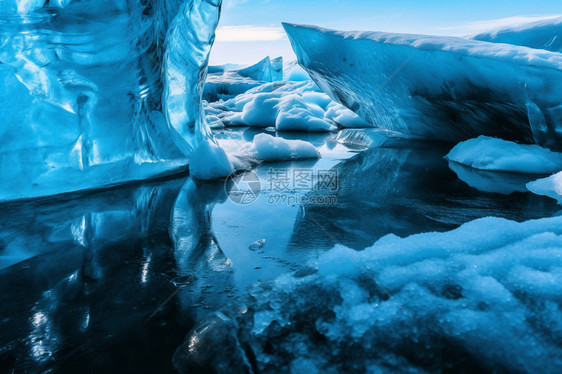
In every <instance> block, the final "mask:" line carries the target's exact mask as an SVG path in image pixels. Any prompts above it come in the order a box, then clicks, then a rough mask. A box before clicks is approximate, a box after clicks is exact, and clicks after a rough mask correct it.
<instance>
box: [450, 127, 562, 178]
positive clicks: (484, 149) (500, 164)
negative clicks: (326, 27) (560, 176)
mask: <svg viewBox="0 0 562 374" xmlns="http://www.w3.org/2000/svg"><path fill="white" fill-rule="evenodd" d="M446 158H447V159H448V160H450V161H454V162H457V163H459V164H463V165H466V166H470V167H472V168H475V169H480V170H492V171H509V172H516V173H531V174H552V173H556V172H558V171H560V170H562V153H557V152H552V151H550V150H548V149H545V148H542V147H540V146H538V145H534V144H532V145H528V144H517V143H514V142H510V141H507V140H502V139H497V138H490V137H487V136H480V137H478V138H475V139H470V140H467V141H464V142H462V143H459V144H457V145H456V146H455V147H454V148H453V149H452V150H451V152H449V154H448V155H447V156H446Z"/></svg>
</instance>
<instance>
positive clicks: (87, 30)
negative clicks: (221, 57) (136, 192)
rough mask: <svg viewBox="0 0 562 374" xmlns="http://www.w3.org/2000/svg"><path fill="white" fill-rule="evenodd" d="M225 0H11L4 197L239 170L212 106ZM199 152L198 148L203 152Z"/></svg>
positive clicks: (2, 114) (2, 112) (6, 14)
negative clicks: (211, 69)
mask: <svg viewBox="0 0 562 374" xmlns="http://www.w3.org/2000/svg"><path fill="white" fill-rule="evenodd" d="M220 6H221V1H220V0H150V1H144V2H140V1H138V2H136V1H126V0H117V1H97V0H96V1H94V0H86V1H56V2H54V1H23V0H9V1H3V2H2V3H1V4H0V23H1V24H2V28H1V31H0V77H2V80H3V85H2V86H1V87H0V98H1V101H2V103H3V105H2V108H1V109H0V121H1V125H0V138H1V141H0V170H1V172H0V174H1V175H0V176H1V177H2V178H1V181H0V200H14V199H26V198H33V197H40V196H48V195H54V194H59V193H65V192H70V191H77V190H83V189H91V188H100V187H107V186H112V185H116V184H120V183H123V182H128V181H132V180H144V179H147V178H154V177H159V176H164V175H168V174H172V173H177V172H181V171H184V170H186V168H187V164H188V159H189V158H190V157H191V156H192V155H193V154H195V152H197V153H198V154H199V156H200V157H206V158H207V159H208V161H207V165H211V167H204V168H197V167H193V168H192V170H191V173H192V174H193V175H195V176H198V177H202V178H207V177H214V176H216V175H218V174H222V175H226V174H228V172H230V171H231V170H232V165H231V164H230V162H229V160H228V158H227V157H226V155H225V154H224V152H222V151H221V150H220V148H218V146H217V144H216V142H215V141H214V139H213V137H212V134H211V132H210V129H209V127H208V125H207V123H206V119H205V117H204V115H203V114H202V112H201V94H202V89H203V84H204V81H205V75H206V67H207V63H208V57H209V52H210V48H211V46H212V44H213V41H214V32H215V28H216V26H217V23H218V20H219V16H220ZM194 151H195V152H194Z"/></svg>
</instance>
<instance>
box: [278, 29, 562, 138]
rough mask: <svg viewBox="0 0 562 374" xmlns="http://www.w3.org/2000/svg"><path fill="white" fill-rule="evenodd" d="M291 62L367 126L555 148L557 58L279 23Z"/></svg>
mask: <svg viewBox="0 0 562 374" xmlns="http://www.w3.org/2000/svg"><path fill="white" fill-rule="evenodd" d="M284 27H285V30H286V31H287V34H288V35H289V39H290V41H291V43H292V46H293V49H294V51H295V53H296V55H297V56H298V59H299V63H300V65H301V66H302V67H304V68H305V70H306V71H307V72H308V73H309V75H310V77H311V78H312V79H313V80H314V81H315V82H316V83H317V84H318V86H319V87H320V88H321V89H322V90H323V91H324V92H326V93H327V94H328V95H330V97H331V98H332V99H334V100H335V101H337V102H339V103H341V104H343V105H345V106H346V107H347V108H349V109H351V110H352V111H354V112H355V113H357V114H358V115H359V116H360V117H361V118H363V119H364V120H366V121H367V122H368V123H372V124H374V125H377V126H379V127H381V128H385V129H388V130H393V131H397V132H401V133H405V134H408V135H412V136H416V137H421V138H429V139H438V140H445V141H450V142H456V141H462V140H466V139H469V138H472V137H476V136H479V135H488V136H497V137H500V138H503V139H507V140H519V141H522V142H526V143H538V144H540V145H542V146H545V147H548V148H552V149H555V148H562V135H561V134H562V131H560V127H561V126H562V106H561V105H560V102H561V100H562V96H561V95H562V54H560V53H555V52H550V51H546V50H539V49H531V48H527V47H521V46H514V45H508V44H501V43H488V42H483V41H476V40H470V39H463V38H455V37H441V36H424V35H407V34H390V33H382V32H338V31H333V30H327V29H323V28H319V27H315V26H298V25H291V24H284Z"/></svg>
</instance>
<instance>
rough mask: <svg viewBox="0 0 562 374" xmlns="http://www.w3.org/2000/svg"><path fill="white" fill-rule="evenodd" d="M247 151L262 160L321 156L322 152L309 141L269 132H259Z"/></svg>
mask: <svg viewBox="0 0 562 374" xmlns="http://www.w3.org/2000/svg"><path fill="white" fill-rule="evenodd" d="M246 151H247V152H248V153H250V154H252V155H253V156H255V157H256V158H257V159H258V160H260V161H287V160H297V159H307V158H319V157H320V154H319V153H318V151H317V150H316V148H314V146H313V145H312V144H310V143H309V142H305V141H303V140H286V139H283V138H275V137H273V136H271V135H268V134H258V135H256V136H255V137H254V141H253V143H252V144H251V145H249V147H247V148H246Z"/></svg>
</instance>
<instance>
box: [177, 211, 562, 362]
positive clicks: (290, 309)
mask: <svg viewBox="0 0 562 374" xmlns="http://www.w3.org/2000/svg"><path fill="white" fill-rule="evenodd" d="M561 269H562V218H561V217H554V218H545V219H539V220H535V221H526V222H522V223H518V222H513V221H508V220H505V219H500V218H483V219H479V220H476V221H472V222H469V223H467V224H465V225H463V226H461V227H460V228H458V229H456V230H453V231H449V232H445V233H424V234H419V235H413V236H410V237H407V238H399V237H397V236H394V235H388V236H386V237H384V238H382V239H380V240H379V241H378V242H377V243H375V244H374V245H373V246H372V247H370V248H367V249H365V250H364V251H362V252H355V251H353V250H351V249H348V248H345V247H342V246H336V247H335V248H334V249H332V250H331V251H329V252H328V253H326V254H324V255H321V256H320V258H319V259H318V260H317V261H313V262H311V263H310V265H309V267H308V268H303V269H301V270H299V271H297V272H295V273H293V274H287V275H283V276H280V277H279V278H277V279H276V280H274V281H273V282H265V283H260V284H257V285H255V286H254V287H253V288H251V289H250V291H249V295H248V298H247V300H246V301H245V302H244V304H243V305H242V306H241V307H240V308H232V307H230V308H229V310H228V311H224V313H225V318H227V319H228V320H229V321H230V323H232V324H233V325H235V326H238V328H237V330H238V335H237V337H236V338H234V337H233V336H230V337H229V339H230V340H229V341H225V340H222V339H221V338H220V337H218V338H217V339H215V340H213V341H212V344H220V345H222V343H224V344H225V347H226V346H228V347H233V345H232V344H234V345H236V346H238V345H239V346H245V347H247V348H246V354H242V357H240V359H247V358H248V357H252V359H253V360H255V365H256V367H257V368H258V370H259V372H276V371H278V370H279V368H282V367H287V368H289V370H290V371H292V372H302V371H303V370H306V371H310V372H329V371H330V370H332V371H334V372H345V371H349V370H351V368H353V371H357V372H381V371H382V372H387V371H388V372H392V371H400V372H433V371H440V370H442V369H443V368H448V369H449V370H451V371H453V372H455V371H471V372H486V371H491V370H495V371H505V372H537V371H540V372H546V373H558V372H560V370H562V348H561V346H560V344H559V342H560V339H562V319H561V314H560V302H561V299H560V295H562V288H561V287H562V286H561V285H562V270H561ZM237 311H240V312H239V313H237ZM227 316H228V317H227ZM205 327H206V328H205ZM214 330H215V329H214V328H213V326H212V324H209V321H208V320H207V321H202V322H201V324H200V325H199V327H197V328H196V329H194V330H193V331H192V335H190V336H189V337H188V339H189V341H191V342H192V344H193V345H192V347H191V348H192V349H191V350H190V351H191V352H192V353H193V352H198V351H199V350H200V349H202V348H203V347H200V346H199V345H208V344H210V343H211V341H209V340H207V339H203V335H201V339H199V332H201V333H202V332H203V331H204V332H205V335H206V336H208V335H209V334H216V333H218V332H219V330H218V329H217V330H216V331H215V332H213V331H214ZM215 337H217V336H216V335H215ZM225 349H226V348H225ZM248 350H250V351H251V353H250V354H249V355H248V352H249V351H248ZM178 355H180V356H181V357H184V358H186V356H184V355H182V354H181V353H178ZM187 358H188V359H197V358H199V359H202V360H204V359H205V357H203V356H197V354H195V356H193V355H191V357H187ZM207 359H208V358H207ZM219 361H220V360H219ZM220 364H221V362H213V365H220ZM222 364H224V363H222Z"/></svg>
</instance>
